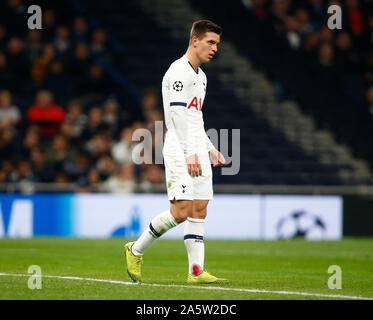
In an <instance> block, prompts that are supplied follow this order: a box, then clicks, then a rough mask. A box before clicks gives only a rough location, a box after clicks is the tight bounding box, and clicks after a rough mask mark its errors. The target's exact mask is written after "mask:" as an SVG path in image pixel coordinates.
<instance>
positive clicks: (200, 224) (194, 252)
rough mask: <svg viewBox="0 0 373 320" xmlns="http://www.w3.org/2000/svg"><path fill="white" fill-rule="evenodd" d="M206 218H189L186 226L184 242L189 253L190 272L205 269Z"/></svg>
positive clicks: (192, 273)
mask: <svg viewBox="0 0 373 320" xmlns="http://www.w3.org/2000/svg"><path fill="white" fill-rule="evenodd" d="M204 224H205V220H204V219H195V218H188V219H187V220H186V221H185V226H184V243H185V247H186V250H187V253H188V262H189V274H191V275H198V274H199V273H201V272H202V271H203V267H204V260H205V244H204V242H203V230H204Z"/></svg>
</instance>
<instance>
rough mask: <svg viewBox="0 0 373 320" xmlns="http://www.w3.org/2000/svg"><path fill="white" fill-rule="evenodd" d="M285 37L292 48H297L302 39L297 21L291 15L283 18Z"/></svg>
mask: <svg viewBox="0 0 373 320" xmlns="http://www.w3.org/2000/svg"><path fill="white" fill-rule="evenodd" d="M284 21H285V37H286V40H287V42H288V44H289V45H290V47H291V48H292V49H299V47H300V46H301V44H302V39H301V37H300V35H299V23H298V21H297V19H295V18H294V17H293V16H287V17H286V18H285V20H284Z"/></svg>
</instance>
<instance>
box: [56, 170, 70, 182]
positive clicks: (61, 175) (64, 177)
mask: <svg viewBox="0 0 373 320" xmlns="http://www.w3.org/2000/svg"><path fill="white" fill-rule="evenodd" d="M54 182H55V183H57V184H66V183H69V182H70V180H69V177H68V176H67V174H66V173H64V172H62V171H61V172H57V173H56V176H55V178H54Z"/></svg>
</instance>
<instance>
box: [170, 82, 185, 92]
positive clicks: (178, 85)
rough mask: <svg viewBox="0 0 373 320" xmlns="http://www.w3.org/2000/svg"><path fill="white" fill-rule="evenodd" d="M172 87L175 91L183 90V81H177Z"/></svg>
mask: <svg viewBox="0 0 373 320" xmlns="http://www.w3.org/2000/svg"><path fill="white" fill-rule="evenodd" d="M172 88H173V89H174V90H175V91H181V90H183V83H182V82H181V81H175V82H174V84H173V85H172Z"/></svg>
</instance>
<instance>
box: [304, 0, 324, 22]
mask: <svg viewBox="0 0 373 320" xmlns="http://www.w3.org/2000/svg"><path fill="white" fill-rule="evenodd" d="M308 7H309V12H310V14H311V20H312V25H313V26H314V27H315V26H320V24H321V23H322V20H323V18H324V16H325V14H326V12H327V10H326V8H324V6H323V0H309V1H308Z"/></svg>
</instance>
